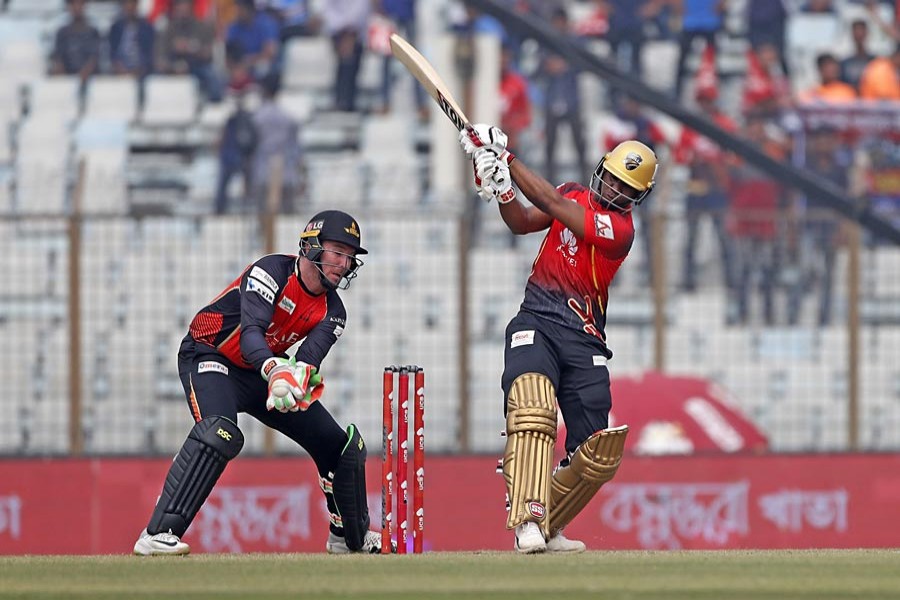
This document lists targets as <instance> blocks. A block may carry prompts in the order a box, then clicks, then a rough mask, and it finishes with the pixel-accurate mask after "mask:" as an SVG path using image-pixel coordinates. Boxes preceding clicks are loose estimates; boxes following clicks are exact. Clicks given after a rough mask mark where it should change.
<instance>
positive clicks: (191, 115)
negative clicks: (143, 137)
mask: <svg viewBox="0 0 900 600" xmlns="http://www.w3.org/2000/svg"><path fill="white" fill-rule="evenodd" d="M144 93H145V97H144V108H143V111H142V113H141V122H142V123H143V124H144V125H149V126H154V125H188V124H190V123H192V122H193V121H194V119H195V118H196V116H197V105H198V96H197V83H196V81H195V79H194V78H193V77H190V76H187V75H181V76H167V75H151V76H149V77H147V79H146V80H145V81H144Z"/></svg>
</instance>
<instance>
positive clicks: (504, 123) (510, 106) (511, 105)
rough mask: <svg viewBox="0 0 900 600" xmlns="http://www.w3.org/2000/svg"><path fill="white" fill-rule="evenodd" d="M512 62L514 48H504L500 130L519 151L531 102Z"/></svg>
mask: <svg viewBox="0 0 900 600" xmlns="http://www.w3.org/2000/svg"><path fill="white" fill-rule="evenodd" d="M512 60H513V51H512V48H510V47H509V46H503V48H502V49H501V51H500V128H501V129H503V131H504V132H506V135H507V136H509V142H508V145H509V147H510V148H516V149H518V148H521V147H522V146H521V145H520V142H521V135H522V132H523V131H525V130H526V129H528V127H529V125H531V100H530V99H529V97H528V81H527V80H526V79H525V78H524V77H522V75H521V74H520V73H519V72H518V71H516V70H515V69H514V68H513V65H512ZM629 139H631V138H629ZM634 139H642V138H634Z"/></svg>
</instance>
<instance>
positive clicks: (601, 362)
mask: <svg viewBox="0 0 900 600" xmlns="http://www.w3.org/2000/svg"><path fill="white" fill-rule="evenodd" d="M591 360H592V361H593V362H594V366H595V367H605V366H606V357H605V356H603V355H602V354H595V355H593V356H591Z"/></svg>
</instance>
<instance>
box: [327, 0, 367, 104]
mask: <svg viewBox="0 0 900 600" xmlns="http://www.w3.org/2000/svg"><path fill="white" fill-rule="evenodd" d="M370 11H371V4H370V0H331V1H330V2H327V3H326V4H325V6H324V7H323V14H322V18H323V22H324V27H325V32H326V33H327V34H328V35H329V36H330V37H331V40H332V42H333V44H334V53H335V56H336V58H337V73H336V74H335V78H334V106H335V108H336V109H337V110H342V111H354V110H356V92H357V77H358V76H359V67H360V65H361V64H362V54H363V39H364V36H365V33H366V28H367V27H368V24H369V14H370Z"/></svg>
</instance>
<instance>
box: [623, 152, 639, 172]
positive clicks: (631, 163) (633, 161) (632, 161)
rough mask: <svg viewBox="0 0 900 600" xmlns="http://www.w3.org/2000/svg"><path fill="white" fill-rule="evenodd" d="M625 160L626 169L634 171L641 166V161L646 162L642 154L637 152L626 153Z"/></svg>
mask: <svg viewBox="0 0 900 600" xmlns="http://www.w3.org/2000/svg"><path fill="white" fill-rule="evenodd" d="M623 162H624V163H625V170H626V171H634V170H635V169H637V168H638V167H639V166H641V163H642V162H644V159H643V158H641V155H640V154H638V153H637V152H629V153H628V154H626V155H625V160H624V161H623Z"/></svg>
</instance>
